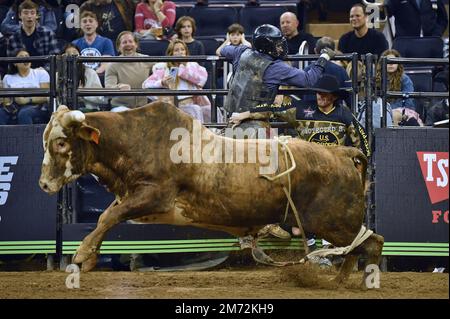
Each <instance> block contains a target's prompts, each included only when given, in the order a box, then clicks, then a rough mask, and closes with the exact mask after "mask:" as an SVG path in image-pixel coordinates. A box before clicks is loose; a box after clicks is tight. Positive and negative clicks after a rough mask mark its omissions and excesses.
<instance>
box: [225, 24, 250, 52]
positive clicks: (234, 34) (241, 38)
mask: <svg viewBox="0 0 450 319" xmlns="http://www.w3.org/2000/svg"><path fill="white" fill-rule="evenodd" d="M228 35H229V37H230V38H229V40H230V44H231V45H234V46H238V45H245V46H247V47H249V48H251V47H252V44H251V43H250V42H248V41H247V40H246V39H245V34H244V27H243V26H242V25H240V24H239V23H233V24H232V25H230V26H229V27H228V33H227V36H228Z"/></svg>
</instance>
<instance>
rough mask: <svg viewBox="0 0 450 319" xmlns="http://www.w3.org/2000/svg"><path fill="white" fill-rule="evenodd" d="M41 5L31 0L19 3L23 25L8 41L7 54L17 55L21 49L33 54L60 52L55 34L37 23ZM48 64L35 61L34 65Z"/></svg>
mask: <svg viewBox="0 0 450 319" xmlns="http://www.w3.org/2000/svg"><path fill="white" fill-rule="evenodd" d="M38 10H39V7H38V5H37V4H35V3H34V2H32V1H30V0H25V1H24V2H22V3H21V4H20V5H19V9H18V12H19V18H20V20H21V21H22V23H21V25H22V27H21V28H20V29H19V30H17V31H16V32H14V33H13V34H12V35H11V36H10V37H9V39H8V41H7V49H6V54H7V55H8V56H15V54H16V52H17V51H18V50H19V49H26V51H27V52H28V53H29V54H30V55H31V56H39V55H52V54H58V53H59V50H58V42H57V41H56V38H55V34H54V33H53V32H52V31H50V30H47V29H45V28H44V27H42V26H39V25H37V21H38V19H39V16H38ZM39 66H46V68H47V69H49V68H48V64H47V65H46V64H45V63H33V67H39Z"/></svg>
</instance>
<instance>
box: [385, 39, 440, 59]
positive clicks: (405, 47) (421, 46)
mask: <svg viewBox="0 0 450 319" xmlns="http://www.w3.org/2000/svg"><path fill="white" fill-rule="evenodd" d="M392 48H393V49H395V50H397V51H398V52H400V54H401V56H402V57H405V58H442V57H443V54H444V51H443V50H444V42H443V41H442V39H441V38H440V37H423V38H417V37H398V38H395V39H394V43H393V45H392Z"/></svg>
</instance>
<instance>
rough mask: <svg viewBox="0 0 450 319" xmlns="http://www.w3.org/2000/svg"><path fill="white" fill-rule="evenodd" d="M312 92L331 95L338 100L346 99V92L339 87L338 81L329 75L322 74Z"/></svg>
mask: <svg viewBox="0 0 450 319" xmlns="http://www.w3.org/2000/svg"><path fill="white" fill-rule="evenodd" d="M311 90H312V91H314V92H323V93H333V94H335V95H337V96H338V97H339V98H346V97H347V94H348V92H347V91H346V90H343V89H341V88H340V87H339V81H338V79H337V78H336V77H335V76H334V75H331V74H324V75H323V76H322V77H321V78H320V79H319V80H318V81H317V82H316V84H315V85H314V86H313V87H312V88H311Z"/></svg>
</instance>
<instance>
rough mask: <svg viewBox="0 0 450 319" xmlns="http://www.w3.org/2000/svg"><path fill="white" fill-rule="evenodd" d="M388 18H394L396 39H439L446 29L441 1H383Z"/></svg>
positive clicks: (446, 23)
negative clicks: (436, 37)
mask: <svg viewBox="0 0 450 319" xmlns="http://www.w3.org/2000/svg"><path fill="white" fill-rule="evenodd" d="M384 6H385V7H386V8H387V9H388V10H387V11H388V15H389V17H392V16H394V17H395V36H396V37H421V36H424V37H429V36H438V37H441V36H442V35H443V34H444V32H445V29H446V28H447V27H448V16H447V11H446V10H445V5H444V3H443V1H442V0H403V1H400V0H385V1H384Z"/></svg>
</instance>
